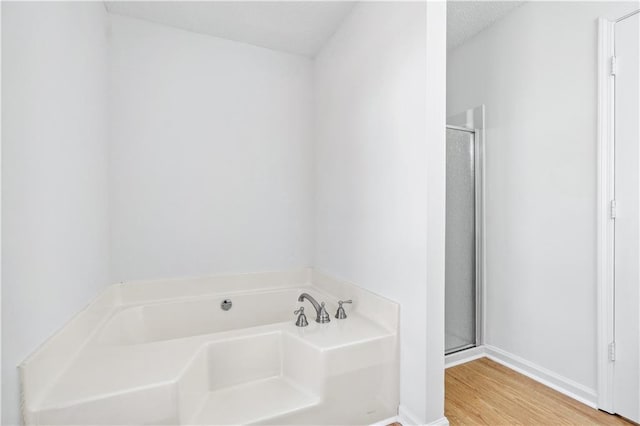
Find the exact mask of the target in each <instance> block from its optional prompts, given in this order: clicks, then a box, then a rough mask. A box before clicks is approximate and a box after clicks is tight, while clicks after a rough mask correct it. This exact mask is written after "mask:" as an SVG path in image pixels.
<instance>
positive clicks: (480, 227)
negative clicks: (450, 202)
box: [445, 108, 485, 355]
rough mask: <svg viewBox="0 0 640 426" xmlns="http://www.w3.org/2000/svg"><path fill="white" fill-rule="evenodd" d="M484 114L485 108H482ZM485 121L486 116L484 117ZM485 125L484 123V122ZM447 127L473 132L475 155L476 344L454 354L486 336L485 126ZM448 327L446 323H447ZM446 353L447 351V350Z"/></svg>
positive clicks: (477, 344) (481, 342)
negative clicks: (472, 127) (473, 127)
mask: <svg viewBox="0 0 640 426" xmlns="http://www.w3.org/2000/svg"><path fill="white" fill-rule="evenodd" d="M482 115H483V116H484V108H483V110H482ZM483 121H484V117H483ZM483 127H484V123H483ZM446 128H447V129H450V130H457V131H461V132H467V133H471V134H473V155H474V186H475V188H474V192H475V200H474V201H475V212H474V213H475V215H474V216H475V223H474V225H475V233H474V234H475V286H476V297H475V308H476V312H475V313H476V315H475V326H476V327H475V328H476V333H475V341H474V346H472V347H469V348H463V349H459V350H456V351H453V352H450V353H449V354H446V355H452V354H454V353H459V352H462V351H466V350H469V349H473V348H474V347H475V348H477V347H479V346H482V345H483V344H484V336H485V327H484V325H485V309H484V306H485V292H484V277H485V268H484V262H485V257H484V251H485V239H484V225H485V223H484V128H475V129H470V128H468V127H464V126H456V125H453V124H447V125H446ZM445 327H446V324H445ZM445 353H446V352H445Z"/></svg>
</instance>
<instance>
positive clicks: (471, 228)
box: [445, 129, 476, 353]
mask: <svg viewBox="0 0 640 426" xmlns="http://www.w3.org/2000/svg"><path fill="white" fill-rule="evenodd" d="M474 143H475V142H474V134H473V133H470V132H465V131H461V130H453V129H447V160H446V161H447V197H446V203H447V207H446V244H445V353H451V352H455V351H456V350H461V349H465V348H468V347H472V346H474V345H475V344H476V229H475V220H476V215H475V208H476V206H475V203H476V202H475V191H476V188H475V149H474Z"/></svg>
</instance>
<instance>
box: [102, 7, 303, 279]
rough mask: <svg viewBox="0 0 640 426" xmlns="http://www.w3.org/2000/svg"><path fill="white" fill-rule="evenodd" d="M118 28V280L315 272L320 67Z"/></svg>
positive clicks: (199, 39) (162, 30)
mask: <svg viewBox="0 0 640 426" xmlns="http://www.w3.org/2000/svg"><path fill="white" fill-rule="evenodd" d="M111 24H112V29H111V31H112V43H111V46H110V68H111V72H110V76H111V86H110V92H111V96H110V114H111V123H110V124H111V141H110V142H111V146H110V171H111V173H110V218H111V220H112V228H111V231H112V232H111V248H112V251H111V259H112V278H113V280H114V281H120V280H131V279H141V278H159V277H163V278H164V277H181V276H202V275H211V274H214V273H226V272H252V271H265V270H277V269H285V268H291V267H301V266H309V264H310V260H311V259H310V257H311V255H310V252H311V202H312V197H311V176H312V172H311V170H312V167H311V164H312V163H311V143H312V133H311V132H312V128H311V118H312V116H311V106H312V83H311V61H310V60H309V59H307V58H304V57H301V56H294V55H289V54H285V53H278V52H275V51H272V50H268V49H263V48H258V47H254V46H250V45H247V44H243V43H238V42H233V41H228V40H223V39H218V38H215V37H210V36H205V35H200V34H196V33H191V32H187V31H182V30H178V29H174V28H170V27H166V26H162V25H156V24H152V23H148V22H145V21H141V20H136V19H132V18H125V17H120V16H115V15H112V17H111Z"/></svg>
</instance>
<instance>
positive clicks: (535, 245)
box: [447, 2, 637, 392]
mask: <svg viewBox="0 0 640 426" xmlns="http://www.w3.org/2000/svg"><path fill="white" fill-rule="evenodd" d="M634 8H637V3H635V5H634V4H632V3H626V4H624V3H595V2H557V3H556V2H528V3H525V4H524V5H523V6H522V7H520V8H518V9H516V10H515V11H514V12H512V13H511V14H509V15H507V16H506V17H505V18H504V19H502V20H500V21H498V22H497V23H496V24H495V25H494V26H492V27H490V28H489V29H487V30H485V31H483V32H481V33H480V34H478V35H477V36H476V37H474V38H473V39H471V40H470V41H468V42H467V43H465V44H463V45H462V46H460V47H459V48H457V49H455V50H453V51H452V52H449V57H448V75H447V83H448V85H447V89H448V92H447V113H448V115H453V114H456V113H458V112H461V111H463V110H466V109H467V108H472V107H475V106H478V105H480V104H483V103H484V104H486V106H487V112H486V114H487V115H486V125H487V130H486V138H487V141H486V239H487V246H486V261H487V265H486V274H487V275H486V280H487V281H486V291H487V306H486V314H487V324H486V327H487V335H486V343H488V344H490V345H493V346H496V347H498V348H500V349H503V350H506V351H508V352H510V353H512V354H515V355H517V356H520V357H522V358H524V359H526V360H528V361H530V362H533V363H535V364H538V365H539V366H542V367H545V368H547V369H549V370H551V371H552V372H554V373H556V374H559V375H561V376H564V377H565V378H568V379H570V380H573V381H575V382H577V383H579V384H581V385H583V386H584V387H586V388H587V389H590V390H592V391H593V392H595V388H596V352H595V350H596V199H595V198H596V89H597V83H596V55H597V23H596V19H597V18H598V17H600V16H608V17H615V16H618V15H620V14H622V13H624V12H627V11H630V10H633V9H634Z"/></svg>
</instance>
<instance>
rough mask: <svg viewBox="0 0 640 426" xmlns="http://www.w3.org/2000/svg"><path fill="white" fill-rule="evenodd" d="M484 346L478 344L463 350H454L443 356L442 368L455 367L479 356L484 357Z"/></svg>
mask: <svg viewBox="0 0 640 426" xmlns="http://www.w3.org/2000/svg"><path fill="white" fill-rule="evenodd" d="M485 356H486V355H485V350H484V346H478V347H475V348H471V349H466V350H464V351H460V352H456V353H454V354H451V355H446V356H445V357H444V368H445V369H446V368H449V367H455V366H456V365H460V364H464V363H466V362H470V361H473V360H476V359H479V358H483V357H485Z"/></svg>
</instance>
